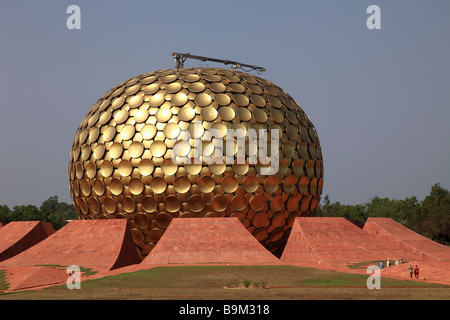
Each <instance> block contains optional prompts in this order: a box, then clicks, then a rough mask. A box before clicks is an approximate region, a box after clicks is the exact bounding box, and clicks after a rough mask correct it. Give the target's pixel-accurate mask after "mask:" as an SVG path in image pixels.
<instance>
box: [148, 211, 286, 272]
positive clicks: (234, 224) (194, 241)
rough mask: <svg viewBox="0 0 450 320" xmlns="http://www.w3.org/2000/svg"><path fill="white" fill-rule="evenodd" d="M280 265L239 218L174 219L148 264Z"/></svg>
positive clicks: (149, 256) (153, 251) (152, 252)
mask: <svg viewBox="0 0 450 320" xmlns="http://www.w3.org/2000/svg"><path fill="white" fill-rule="evenodd" d="M224 263H227V264H228V263H230V264H279V263H280V261H279V259H277V258H276V257H275V256H274V255H273V254H271V253H270V252H269V251H267V249H266V248H264V246H263V245H262V244H261V243H259V242H258V240H256V239H255V237H253V236H252V235H251V234H250V232H249V231H248V230H247V229H246V228H245V227H244V225H243V224H242V223H241V222H240V221H239V220H238V219H237V218H231V217H227V218H174V219H172V221H171V222H170V225H169V227H168V228H167V229H166V231H165V232H164V235H163V236H162V237H161V239H160V240H159V241H158V243H157V244H156V246H155V248H154V249H153V250H152V251H151V252H150V254H149V255H148V256H147V257H146V258H145V259H144V260H143V261H142V263H141V265H149V264H224Z"/></svg>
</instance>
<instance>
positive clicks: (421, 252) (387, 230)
mask: <svg viewBox="0 0 450 320" xmlns="http://www.w3.org/2000/svg"><path fill="white" fill-rule="evenodd" d="M364 231H366V232H367V233H369V234H371V235H374V236H375V237H376V238H377V239H380V240H383V241H385V242H389V243H391V245H393V246H395V247H397V248H405V249H408V250H410V251H411V252H414V253H416V254H417V255H418V256H420V258H421V259H423V260H444V261H450V248H448V247H446V246H443V245H441V244H439V243H437V242H434V241H432V240H430V239H428V238H425V237H424V236H421V235H420V234H418V233H416V232H414V231H412V230H410V229H408V228H406V227H404V226H402V225H401V224H400V223H398V222H396V221H394V220H392V219H390V218H369V219H367V221H366V224H365V225H364Z"/></svg>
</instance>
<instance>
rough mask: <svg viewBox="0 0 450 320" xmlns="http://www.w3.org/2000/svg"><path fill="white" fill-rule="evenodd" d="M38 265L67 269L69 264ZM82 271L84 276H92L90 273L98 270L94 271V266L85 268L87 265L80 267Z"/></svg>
mask: <svg viewBox="0 0 450 320" xmlns="http://www.w3.org/2000/svg"><path fill="white" fill-rule="evenodd" d="M36 267H50V268H55V269H59V270H66V269H67V267H68V266H62V265H59V264H37V265H36ZM80 272H81V275H83V276H90V275H94V274H96V273H98V271H94V270H92V268H85V267H80Z"/></svg>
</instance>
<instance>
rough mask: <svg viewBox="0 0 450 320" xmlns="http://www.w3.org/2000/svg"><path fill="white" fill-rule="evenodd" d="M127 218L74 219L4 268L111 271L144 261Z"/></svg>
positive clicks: (4, 263) (1, 263)
mask: <svg viewBox="0 0 450 320" xmlns="http://www.w3.org/2000/svg"><path fill="white" fill-rule="evenodd" d="M128 224H129V222H128V221H127V220H125V219H111V220H110V219H102V220H74V221H71V222H69V223H68V224H67V225H65V226H64V227H63V228H61V229H60V230H58V231H57V232H55V233H54V234H53V235H51V236H50V237H48V238H47V239H45V240H43V241H41V242H39V243H38V244H36V245H34V246H33V247H31V248H30V249H28V250H26V251H24V252H22V253H20V254H18V255H16V256H14V257H12V258H10V259H8V260H5V261H2V262H0V268H1V267H2V266H3V267H5V266H13V267H19V266H36V265H41V266H48V265H59V266H69V265H77V266H79V267H86V268H93V269H94V270H111V269H115V268H120V267H123V266H127V265H131V264H136V263H139V262H140V261H141V259H140V258H139V256H138V253H137V250H136V247H135V245H134V242H133V239H132V236H131V233H130V230H129V226H128Z"/></svg>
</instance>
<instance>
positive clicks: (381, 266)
mask: <svg viewBox="0 0 450 320" xmlns="http://www.w3.org/2000/svg"><path fill="white" fill-rule="evenodd" d="M402 263H403V259H400V260H398V259H397V260H396V261H395V265H396V266H398V265H400V264H402ZM390 266H391V259H387V260H386V267H387V268H389V267H390ZM380 269H383V261H380Z"/></svg>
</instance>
